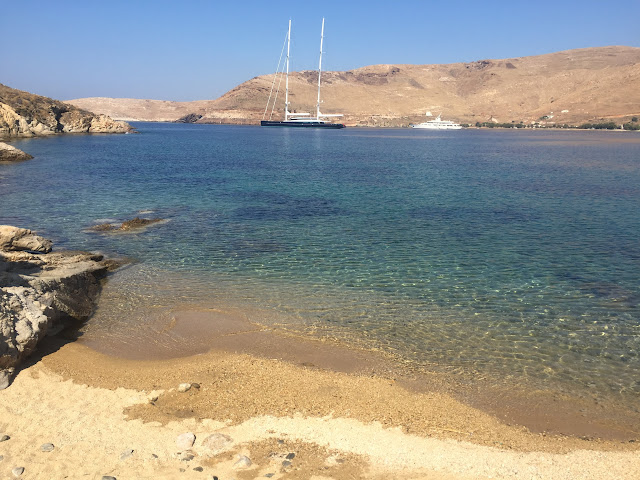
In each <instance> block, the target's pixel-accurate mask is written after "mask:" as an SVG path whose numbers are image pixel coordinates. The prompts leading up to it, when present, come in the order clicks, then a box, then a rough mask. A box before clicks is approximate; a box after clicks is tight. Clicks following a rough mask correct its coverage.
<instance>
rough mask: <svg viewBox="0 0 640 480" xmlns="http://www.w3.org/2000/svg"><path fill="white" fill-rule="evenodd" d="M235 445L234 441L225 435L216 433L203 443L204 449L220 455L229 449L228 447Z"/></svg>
mask: <svg viewBox="0 0 640 480" xmlns="http://www.w3.org/2000/svg"><path fill="white" fill-rule="evenodd" d="M231 443H233V439H232V438H231V437H230V436H229V435H225V434H224V433H214V434H212V435H209V436H208V437H207V438H205V439H204V441H203V442H202V446H203V448H205V449H207V450H209V452H211V453H214V454H215V453H220V452H222V451H224V450H226V449H227V446H228V445H230V444H231Z"/></svg>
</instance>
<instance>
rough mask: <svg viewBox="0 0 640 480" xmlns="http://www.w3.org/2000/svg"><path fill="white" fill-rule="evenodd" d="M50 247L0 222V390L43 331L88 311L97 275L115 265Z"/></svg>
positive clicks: (54, 329) (55, 329) (53, 330)
mask: <svg viewBox="0 0 640 480" xmlns="http://www.w3.org/2000/svg"><path fill="white" fill-rule="evenodd" d="M51 250H52V242H51V241H50V240H47V239H45V238H43V237H41V236H39V235H36V234H35V233H33V232H32V231H31V230H28V229H24V228H18V227H13V226H9V225H0V390H1V389H4V388H6V387H8V386H9V385H10V383H11V381H12V378H13V376H14V374H15V372H16V368H17V367H19V365H20V364H21V363H22V362H23V361H24V360H25V358H27V357H28V356H29V355H31V354H32V353H33V352H34V351H35V350H36V348H37V346H38V344H39V343H40V342H41V341H42V339H43V338H45V336H46V335H51V334H55V333H57V332H59V331H60V330H62V329H63V328H64V327H65V326H67V325H68V324H71V323H73V322H79V321H83V320H85V319H87V318H88V317H89V315H91V313H92V312H93V309H94V306H95V302H96V300H97V298H98V295H99V293H100V288H101V286H100V280H101V279H102V278H103V277H104V276H105V274H106V273H107V271H109V270H110V269H111V268H113V267H114V265H115V264H114V262H110V261H106V260H105V259H104V258H103V256H102V255H95V254H91V253H87V252H71V251H60V252H52V251H51Z"/></svg>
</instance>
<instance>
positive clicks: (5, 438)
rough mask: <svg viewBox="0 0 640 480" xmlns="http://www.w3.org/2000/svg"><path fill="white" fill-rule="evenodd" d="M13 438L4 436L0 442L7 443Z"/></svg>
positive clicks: (0, 438)
mask: <svg viewBox="0 0 640 480" xmlns="http://www.w3.org/2000/svg"><path fill="white" fill-rule="evenodd" d="M10 438H11V437H10V436H9V435H2V436H1V437H0V442H6V441H7V440H9V439H10Z"/></svg>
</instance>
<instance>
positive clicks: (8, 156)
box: [0, 142, 33, 162]
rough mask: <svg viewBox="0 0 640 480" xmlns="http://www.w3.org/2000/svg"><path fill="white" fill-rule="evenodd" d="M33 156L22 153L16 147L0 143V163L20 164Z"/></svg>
mask: <svg viewBox="0 0 640 480" xmlns="http://www.w3.org/2000/svg"><path fill="white" fill-rule="evenodd" d="M32 158H33V156H31V155H29V154H28V153H25V152H23V151H22V150H20V149H17V148H16V147H12V146H11V145H7V144H6V143H3V142H0V162H20V161H22V160H30V159H32Z"/></svg>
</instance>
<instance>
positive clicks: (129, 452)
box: [120, 449, 133, 460]
mask: <svg viewBox="0 0 640 480" xmlns="http://www.w3.org/2000/svg"><path fill="white" fill-rule="evenodd" d="M131 455H133V450H131V449H129V450H125V451H124V452H122V454H121V455H120V460H126V459H127V458H129V457H130V456H131Z"/></svg>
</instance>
